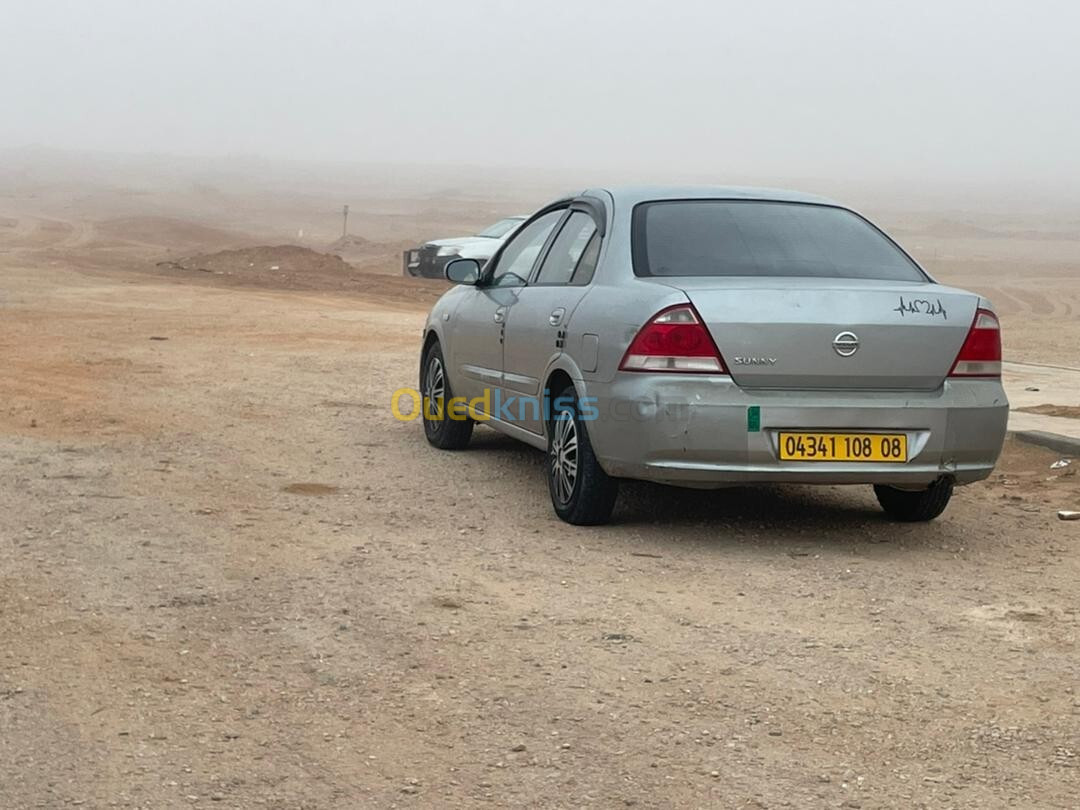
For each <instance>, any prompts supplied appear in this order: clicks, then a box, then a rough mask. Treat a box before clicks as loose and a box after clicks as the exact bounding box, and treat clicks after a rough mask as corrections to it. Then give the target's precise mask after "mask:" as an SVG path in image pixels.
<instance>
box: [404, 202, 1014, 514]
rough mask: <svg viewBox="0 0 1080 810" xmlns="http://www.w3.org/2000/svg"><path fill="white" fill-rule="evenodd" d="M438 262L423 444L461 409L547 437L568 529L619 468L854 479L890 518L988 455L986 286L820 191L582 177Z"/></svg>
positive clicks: (748, 480) (670, 479) (455, 424)
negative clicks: (950, 282)
mask: <svg viewBox="0 0 1080 810" xmlns="http://www.w3.org/2000/svg"><path fill="white" fill-rule="evenodd" d="M446 275H447V277H448V278H449V279H450V280H451V281H453V282H455V283H456V286H454V287H453V288H451V289H450V290H449V291H448V292H447V293H446V294H445V295H443V296H442V298H441V299H439V301H438V302H437V303H436V305H435V306H434V308H433V309H432V311H431V314H430V316H429V317H428V320H427V323H426V326H425V328H424V335H423V346H422V353H421V361H420V393H421V394H422V402H423V406H422V407H423V419H422V421H423V424H424V430H425V433H426V435H427V438H428V440H429V441H430V442H431V444H433V445H434V446H436V447H438V448H441V449H445V450H455V449H461V448H464V447H466V446H467V445H468V443H469V440H470V437H471V435H472V431H473V428H474V425H475V424H476V423H477V422H480V423H482V424H486V425H487V426H489V427H491V428H494V429H495V430H498V431H501V432H503V433H505V434H507V435H509V436H512V437H514V438H517V439H520V440H522V441H524V442H526V443H528V444H531V445H533V446H535V447H537V448H541V449H543V450H544V451H545V452H546V453H547V463H546V465H545V470H546V475H547V483H548V490H549V493H550V497H551V501H552V504H553V506H554V509H555V511H556V513H557V514H558V515H559V517H561V518H562V519H563V520H566V521H568V522H570V523H574V524H597V523H603V522H606V521H607V520H608V519H609V518H610V516H611V514H612V511H613V508H614V506H615V502H616V498H617V495H618V488H619V481H620V479H643V480H648V481H656V482H661V483H664V484H673V485H678V486H684V487H695V488H701V489H709V488H715V487H723V486H731V485H748V484H758V483H763V484H764V483H798V484H864V485H872V486H873V487H874V490H875V492H876V495H877V499H878V501H879V502H880V504H881V506H882V507H883V509H884V510H885V512H886V513H887V514H888V515H889V516H891V517H893V518H895V519H898V520H905V521H923V520H930V519H933V518H935V517H937V516H938V515H940V514H941V513H942V511H943V510H944V509H945V507H946V505H947V504H948V502H949V499H950V497H951V495H952V492H953V488H954V487H955V486H958V485H964V484H970V483H972V482H975V481H979V480H981V479H984V478H986V477H987V476H988V475H989V474H990V473H991V471H992V470H993V468H994V464H995V462H996V460H997V458H998V455H999V453H1000V451H1001V447H1002V443H1003V441H1004V437H1005V430H1006V421H1007V416H1008V402H1007V400H1006V396H1005V392H1004V390H1003V388H1002V385H1001V379H1000V377H1001V336H1000V328H999V325H998V319H997V317H996V316H995V314H994V310H993V307H992V305H991V303H990V302H989V301H987V300H986V299H984V298H982V297H981V296H979V295H978V294H976V293H972V292H967V291H965V290H960V289H956V288H953V287H948V286H944V285H941V284H938V283H937V282H936V281H935V280H934V279H933V278H931V276H930V275H929V274H928V273H927V272H926V271H925V270H923V269H922V268H921V267H920V266H919V265H918V264H917V263H916V262H915V261H914V260H913V259H912V258H911V257H910V256H909V255H908V254H907V253H905V252H904V250H903V249H901V248H900V247H899V246H898V245H897V244H896V243H895V242H894V241H893V240H892V239H890V238H889V237H888V236H887V235H885V233H883V232H882V231H881V230H880V229H879V228H877V227H876V226H874V225H873V224H872V223H870V222H869V221H868V220H867V219H866V218H864V217H862V216H861V215H859V214H857V213H855V212H854V211H852V210H851V209H849V208H846V207H844V206H842V205H839V204H837V203H834V202H830V201H828V200H825V199H822V198H819V197H815V196H810V195H806V194H800V193H794V192H788V191H775V190H767V189H749V188H622V189H592V190H587V191H584V192H582V193H580V194H575V195H572V196H568V197H566V198H564V199H560V200H557V201H555V202H553V203H551V204H550V205H547V206H545V207H544V208H542V209H541V210H539V211H537V212H536V213H535V214H533V215H532V216H531V217H530V218H529V219H528V220H527V221H526V222H525V223H524V224H522V225H521V226H520V227H519V228H518V229H517V230H516V231H515V233H514V235H513V236H512V237H511V238H510V239H509V240H508V241H507V242H506V243H505V244H504V245H502V247H501V248H500V249H499V251H498V252H497V253H496V254H495V255H494V256H492V258H491V260H490V261H488V262H487V263H486V264H483V265H482V264H481V262H479V261H476V260H473V259H457V260H454V261H451V262H450V263H449V264H448V265H447V266H446ZM703 497H704V496H703Z"/></svg>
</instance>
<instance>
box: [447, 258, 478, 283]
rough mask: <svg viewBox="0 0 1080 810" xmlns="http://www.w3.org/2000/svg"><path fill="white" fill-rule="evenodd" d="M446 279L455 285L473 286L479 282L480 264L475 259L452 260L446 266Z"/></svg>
mask: <svg viewBox="0 0 1080 810" xmlns="http://www.w3.org/2000/svg"><path fill="white" fill-rule="evenodd" d="M446 278H447V280H448V281H452V282H454V283H455V284H470V285H473V286H475V285H476V284H477V283H478V282H479V281H480V262H478V261H477V260H476V259H454V260H453V261H451V262H448V263H447V265H446Z"/></svg>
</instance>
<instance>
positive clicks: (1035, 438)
mask: <svg viewBox="0 0 1080 810" xmlns="http://www.w3.org/2000/svg"><path fill="white" fill-rule="evenodd" d="M1012 435H1013V436H1015V437H1016V438H1017V439H1019V440H1020V441H1022V442H1027V443H1028V444H1036V445H1038V446H1039V447H1046V448H1047V449H1050V450H1053V451H1055V452H1057V453H1062V454H1064V455H1067V456H1077V457H1080V439H1077V438H1073V437H1072V436H1062V435H1061V434H1060V433H1048V432H1047V431H1045V430H1014V431H1012Z"/></svg>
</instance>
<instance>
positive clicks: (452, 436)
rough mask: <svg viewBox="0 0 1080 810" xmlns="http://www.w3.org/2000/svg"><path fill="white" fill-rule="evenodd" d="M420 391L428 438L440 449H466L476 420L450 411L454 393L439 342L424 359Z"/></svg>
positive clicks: (426, 352) (428, 351)
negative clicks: (455, 415)
mask: <svg viewBox="0 0 1080 810" xmlns="http://www.w3.org/2000/svg"><path fill="white" fill-rule="evenodd" d="M420 394H421V396H422V399H421V405H420V407H421V413H422V418H423V420H424V435H425V436H426V437H427V440H428V441H429V442H430V443H431V444H433V445H435V446H436V447H438V448H439V449H440V450H461V449H462V448H464V447H465V446H466V445H467V444H468V443H469V439H470V438H472V432H473V420H472V419H470V418H469V417H468V416H465V415H464V414H461V415H459V416H458V418H456V419H455V418H453V417H451V415H450V413H449V403H450V400H451V399H453V397H454V393H453V391H451V390H450V379H449V378H448V377H447V376H446V361H445V360H443V353H442V347H440V346H439V343H438V341H435V342H433V343H432V344H431V345H430V346H428V347H427V349H426V350H425V351H424V357H423V360H421V362H420Z"/></svg>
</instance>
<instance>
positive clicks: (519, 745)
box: [510, 743, 525, 753]
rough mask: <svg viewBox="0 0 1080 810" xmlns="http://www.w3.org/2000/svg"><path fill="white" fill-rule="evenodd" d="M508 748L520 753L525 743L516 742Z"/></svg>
mask: <svg viewBox="0 0 1080 810" xmlns="http://www.w3.org/2000/svg"><path fill="white" fill-rule="evenodd" d="M510 750H511V751H514V752H517V753H520V752H522V751H524V750H525V743H518V744H517V745H515V746H514V747H513V748H511V749H510Z"/></svg>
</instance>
